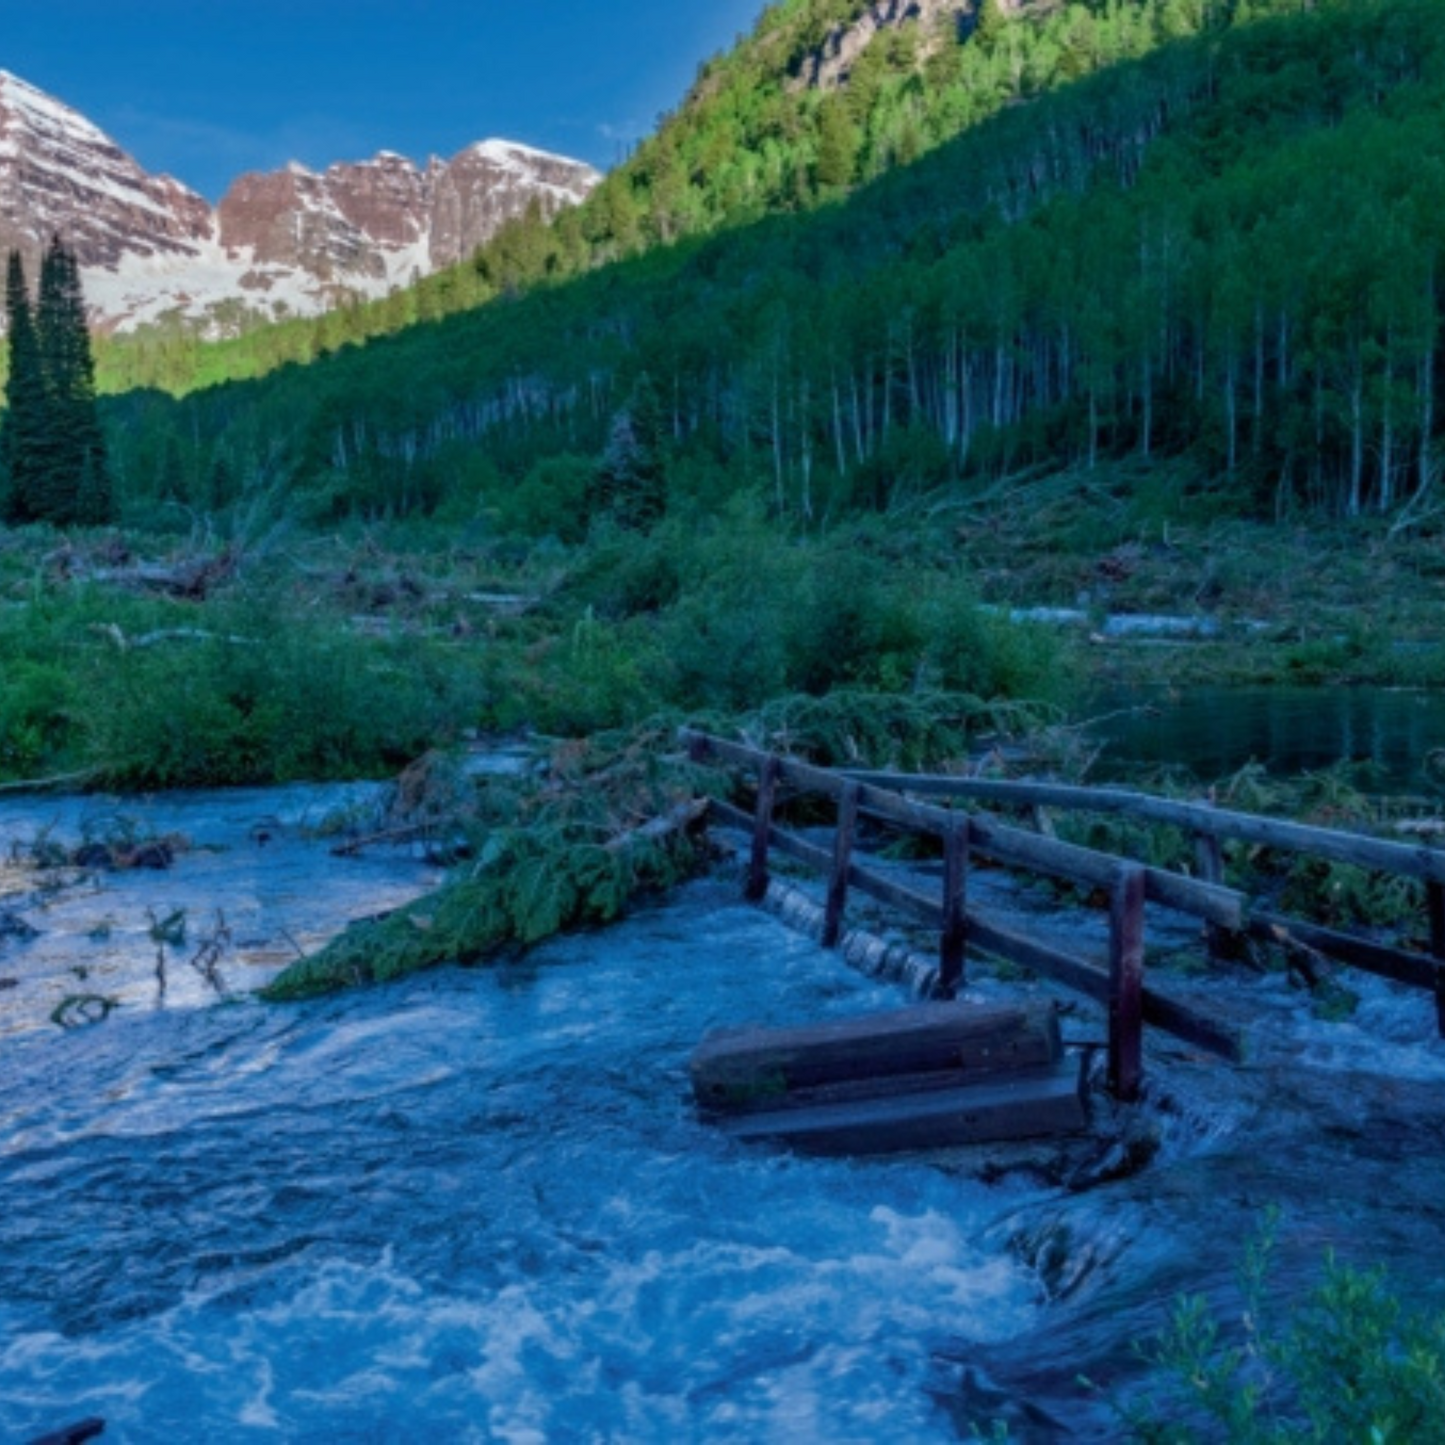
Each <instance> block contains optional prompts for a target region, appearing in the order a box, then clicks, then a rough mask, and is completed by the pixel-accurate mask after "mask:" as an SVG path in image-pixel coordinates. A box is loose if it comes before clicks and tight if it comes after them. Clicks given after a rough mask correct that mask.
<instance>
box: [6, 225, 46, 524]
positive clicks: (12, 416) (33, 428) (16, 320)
mask: <svg viewBox="0 0 1445 1445" xmlns="http://www.w3.org/2000/svg"><path fill="white" fill-rule="evenodd" d="M5 317H6V325H7V331H8V334H9V337H10V378H9V380H8V381H7V382H6V385H5V415H4V418H3V419H0V478H3V484H0V488H3V496H4V516H5V520H6V521H7V522H12V523H23V522H34V521H37V520H39V519H40V518H42V517H44V516H45V511H44V498H45V492H46V479H47V474H48V472H49V463H50V450H51V439H52V429H51V424H50V403H49V398H48V396H47V394H46V387H45V374H44V370H43V367H42V364H41V355H40V340H39V337H38V335H37V333H36V327H35V317H34V313H33V312H32V310H31V306H30V292H29V289H28V287H27V286H26V282H25V265H24V263H23V261H22V260H21V258H20V253H19V252H18V251H11V253H10V260H9V264H8V266H7V268H6V275H5Z"/></svg>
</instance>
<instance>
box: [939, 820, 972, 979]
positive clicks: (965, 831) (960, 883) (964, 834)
mask: <svg viewBox="0 0 1445 1445" xmlns="http://www.w3.org/2000/svg"><path fill="white" fill-rule="evenodd" d="M968 843H969V820H968V819H967V818H960V819H959V820H958V821H957V822H956V823H955V824H954V826H953V828H952V829H951V830H950V831H949V834H948V837H947V839H946V840H945V843H944V854H943V928H942V931H941V936H940V938H939V942H938V997H939V998H942V999H951V998H954V997H956V996H957V994H958V986H959V985H960V984H961V983H962V982H963V957H964V951H965V948H966V946H967V940H968V911H967V895H968Z"/></svg>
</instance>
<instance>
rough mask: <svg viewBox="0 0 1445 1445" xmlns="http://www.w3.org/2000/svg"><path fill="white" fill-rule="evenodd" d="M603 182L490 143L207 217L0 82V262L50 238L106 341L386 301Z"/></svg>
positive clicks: (92, 136) (304, 176)
mask: <svg viewBox="0 0 1445 1445" xmlns="http://www.w3.org/2000/svg"><path fill="white" fill-rule="evenodd" d="M600 179H601V177H600V176H599V175H598V173H597V172H596V171H594V170H593V169H592V168H591V167H590V166H586V165H583V164H582V163H580V162H578V161H572V160H567V159H565V158H563V157H561V156H554V155H550V154H548V153H547V152H545V151H539V150H535V149H533V148H532V147H530V146H525V145H521V144H519V143H517V142H514V141H505V140H487V141H480V142H478V143H477V144H476V145H473V146H469V147H468V148H467V149H465V150H463V151H462V152H460V153H459V154H458V155H456V156H454V157H453V158H452V159H451V160H449V161H443V160H437V159H436V158H434V157H433V158H431V159H430V160H429V161H428V163H427V165H426V166H425V168H423V167H420V166H418V165H417V164H416V163H415V162H414V161H412V160H409V159H408V158H407V157H406V156H403V155H399V154H397V153H396V152H395V151H381V152H379V153H378V154H377V155H375V156H373V157H372V158H371V159H370V160H365V161H339V162H336V163H335V164H333V165H330V166H328V167H327V168H326V169H325V170H324V171H321V172H317V171H313V170H311V169H309V168H308V167H306V166H304V165H301V164H299V163H298V162H294V161H293V162H292V163H290V164H289V165H287V166H285V167H283V168H282V169H280V170H278V171H269V172H252V173H249V174H246V175H243V176H241V177H239V178H238V179H237V180H236V181H235V182H234V183H233V184H232V186H231V187H230V188H229V189H228V190H227V192H226V194H225V196H224V197H223V198H222V200H221V202H220V204H219V206H217V207H216V208H215V209H214V210H213V209H212V207H211V206H210V205H209V204H208V203H207V202H206V201H205V200H204V199H203V198H202V197H201V196H199V195H197V194H196V193H195V192H194V191H191V190H189V189H188V188H187V187H186V186H184V185H182V184H181V183H180V182H179V181H176V180H174V179H172V178H171V177H169V176H163V175H152V174H150V173H148V172H147V171H146V170H145V169H144V168H143V167H141V166H140V165H139V164H138V163H137V162H136V161H135V160H134V159H133V158H132V157H131V156H130V155H129V154H127V153H126V152H125V151H124V150H122V149H121V147H120V146H119V145H117V144H116V143H115V141H113V140H112V139H111V138H110V137H109V136H107V135H106V134H105V133H104V132H103V131H102V130H100V128H99V127H97V126H96V125H94V124H93V123H92V122H91V121H89V120H87V119H86V118H85V117H84V116H83V115H81V114H80V113H79V112H78V111H75V110H73V109H71V108H70V107H69V106H67V105H65V104H63V103H62V102H61V101H58V100H56V99H54V98H53V97H51V96H49V95H47V94H46V93H45V92H44V91H41V90H38V89H37V88H36V87H34V86H32V85H29V84H27V83H26V82H25V81H23V80H21V79H19V78H18V77H16V76H14V75H11V74H10V73H9V72H6V71H0V250H3V249H10V248H18V249H19V250H20V251H21V252H22V254H24V255H25V256H26V258H27V260H28V261H33V260H35V259H38V257H39V254H40V252H41V250H42V248H43V247H44V245H45V243H46V242H47V241H48V239H49V237H50V236H51V235H52V234H54V233H57V232H58V233H59V234H60V235H62V236H63V237H64V238H65V240H66V241H67V242H68V243H69V244H70V245H71V246H72V248H73V249H74V250H75V252H76V255H77V256H78V258H79V260H80V262H81V266H82V269H83V279H84V284H85V288H86V295H87V297H88V298H89V299H90V302H91V305H92V310H93V314H94V316H95V320H96V324H97V325H98V326H101V327H104V328H108V329H120V330H124V329H129V328H133V327H135V326H138V325H142V324H145V323H147V322H151V321H156V320H159V319H161V318H162V317H166V316H169V317H172V318H175V319H178V320H181V321H183V322H186V323H189V324H193V325H197V326H199V327H201V328H202V329H203V330H208V331H211V332H212V333H214V334H220V333H221V332H223V331H224V330H226V329H229V328H230V327H233V326H234V325H236V324H237V322H238V319H245V318H246V317H247V316H249V317H252V318H254V317H255V316H257V315H260V316H262V317H267V318H269V317H278V316H284V315H297V314H314V313H316V312H319V311H322V310H325V309H327V308H328V307H330V306H334V305H336V304H337V303H338V302H339V301H342V300H344V299H346V298H347V297H348V296H351V297H358V298H366V297H373V296H379V295H383V294H385V292H386V291H387V289H388V288H389V287H391V286H393V285H397V284H403V283H405V282H406V281H408V280H409V279H410V278H411V277H412V276H413V275H414V274H416V273H419V272H420V273H425V272H428V271H431V270H434V269H437V268H439V267H442V266H446V265H449V264H451V263H453V262H455V261H458V260H460V259H462V258H463V257H465V256H468V255H470V254H471V252H472V251H474V250H475V249H476V248H477V247H478V246H480V245H482V244H483V243H484V242H486V241H487V240H489V239H490V238H491V237H492V236H493V235H494V234H495V233H496V231H497V229H498V228H499V227H500V226H502V225H503V224H505V222H507V221H508V220H510V219H511V218H513V217H514V216H518V215H521V214H522V213H523V212H524V211H525V210H526V208H527V207H528V205H530V204H531V203H532V202H533V200H536V201H537V202H538V203H539V204H540V205H541V206H542V209H543V210H544V212H545V213H547V214H549V215H550V214H552V213H554V212H555V211H557V210H559V209H561V208H562V207H563V206H568V205H574V204H576V203H577V202H578V201H580V200H582V199H583V197H585V196H586V195H587V193H588V191H590V190H591V188H592V187H593V186H594V185H596V183H597V182H598V181H599V180H600ZM223 317H224V318H225V320H224V321H223V320H222V318H223Z"/></svg>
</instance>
